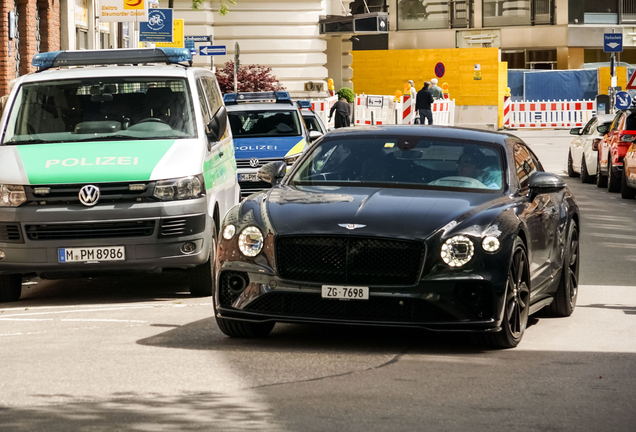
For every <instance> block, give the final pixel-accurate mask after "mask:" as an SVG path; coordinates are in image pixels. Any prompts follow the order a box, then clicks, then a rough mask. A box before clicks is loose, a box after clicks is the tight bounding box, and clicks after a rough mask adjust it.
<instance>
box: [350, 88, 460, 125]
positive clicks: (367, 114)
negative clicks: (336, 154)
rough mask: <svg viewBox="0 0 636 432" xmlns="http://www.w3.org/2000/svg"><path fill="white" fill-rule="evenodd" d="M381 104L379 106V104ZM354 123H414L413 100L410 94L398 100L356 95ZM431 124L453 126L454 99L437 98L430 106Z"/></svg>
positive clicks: (386, 97)
mask: <svg viewBox="0 0 636 432" xmlns="http://www.w3.org/2000/svg"><path fill="white" fill-rule="evenodd" d="M380 104H381V106H380ZM354 107H355V110H354V111H355V112H354V119H355V121H354V124H355V125H357V126H361V125H383V124H414V122H415V100H413V98H412V97H411V96H410V95H404V96H402V97H401V98H400V100H399V101H398V102H394V101H393V96H379V95H364V94H362V95H356V99H355V105H354ZM431 110H432V111H433V124H435V125H442V126H453V125H454V124H455V100H454V99H453V100H450V99H443V100H437V101H435V102H434V103H433V105H432V106H431Z"/></svg>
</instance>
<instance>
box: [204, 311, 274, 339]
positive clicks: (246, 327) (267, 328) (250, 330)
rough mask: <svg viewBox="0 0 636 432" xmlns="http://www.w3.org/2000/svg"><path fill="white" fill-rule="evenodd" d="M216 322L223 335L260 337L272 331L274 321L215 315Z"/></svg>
mask: <svg viewBox="0 0 636 432" xmlns="http://www.w3.org/2000/svg"><path fill="white" fill-rule="evenodd" d="M216 324H217V325H218V326H219V329H220V330H221V332H223V334H224V335H226V336H229V337H233V338H262V337H266V336H267V335H269V334H270V333H271V332H272V329H273V328H274V325H275V324H276V323H275V322H270V321H267V322H262V323H261V322H258V323H255V322H246V321H235V320H229V319H225V318H220V317H218V316H217V317H216Z"/></svg>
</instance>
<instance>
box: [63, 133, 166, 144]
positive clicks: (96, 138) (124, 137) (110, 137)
mask: <svg viewBox="0 0 636 432" xmlns="http://www.w3.org/2000/svg"><path fill="white" fill-rule="evenodd" d="M149 139H159V138H155V137H151V138H148V137H136V136H132V135H107V136H94V137H90V138H83V139H77V140H74V141H75V142H83V141H120V140H149Z"/></svg>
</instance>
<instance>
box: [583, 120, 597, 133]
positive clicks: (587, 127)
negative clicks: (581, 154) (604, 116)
mask: <svg viewBox="0 0 636 432" xmlns="http://www.w3.org/2000/svg"><path fill="white" fill-rule="evenodd" d="M594 125H596V117H594V118H593V119H592V120H590V121H589V122H587V124H586V125H585V127H584V128H583V130H582V131H581V135H589V134H590V133H592V131H594Z"/></svg>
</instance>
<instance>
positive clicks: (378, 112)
mask: <svg viewBox="0 0 636 432" xmlns="http://www.w3.org/2000/svg"><path fill="white" fill-rule="evenodd" d="M380 100H381V105H382V106H373V105H371V104H372V102H370V101H375V102H380ZM370 105H371V106H370ZM395 108H396V105H395V102H393V97H392V96H379V95H365V94H361V95H356V100H355V106H354V110H355V112H354V117H353V118H354V120H355V122H354V124H355V125H356V126H362V125H386V124H395Z"/></svg>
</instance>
